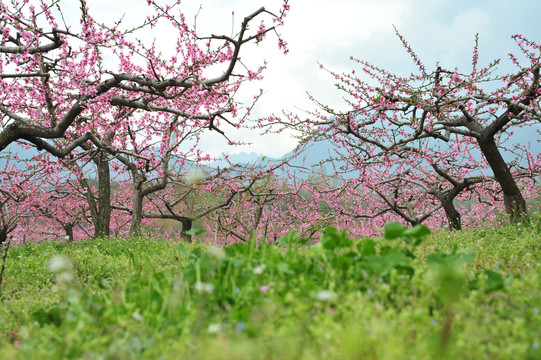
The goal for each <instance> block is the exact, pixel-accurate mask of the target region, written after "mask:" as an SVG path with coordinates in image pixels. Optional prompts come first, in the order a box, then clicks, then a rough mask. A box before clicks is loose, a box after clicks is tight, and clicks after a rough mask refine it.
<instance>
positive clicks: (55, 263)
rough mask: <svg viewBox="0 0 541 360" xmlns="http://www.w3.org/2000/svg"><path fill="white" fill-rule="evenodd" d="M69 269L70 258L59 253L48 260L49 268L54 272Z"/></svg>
mask: <svg viewBox="0 0 541 360" xmlns="http://www.w3.org/2000/svg"><path fill="white" fill-rule="evenodd" d="M70 269H71V260H70V259H68V258H66V257H64V256H60V255H55V256H53V258H52V259H51V261H50V262H49V270H51V271H52V272H54V273H59V272H62V271H67V270H70Z"/></svg>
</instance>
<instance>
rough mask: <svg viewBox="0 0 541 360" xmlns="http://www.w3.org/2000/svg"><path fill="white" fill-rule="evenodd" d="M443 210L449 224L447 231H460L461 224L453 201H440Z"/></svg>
mask: <svg viewBox="0 0 541 360" xmlns="http://www.w3.org/2000/svg"><path fill="white" fill-rule="evenodd" d="M441 203H442V205H443V210H444V211H445V216H447V222H448V224H449V230H451V231H453V230H461V229H462V222H461V219H460V213H459V212H458V210H457V209H456V207H455V205H454V204H453V200H442V201H441Z"/></svg>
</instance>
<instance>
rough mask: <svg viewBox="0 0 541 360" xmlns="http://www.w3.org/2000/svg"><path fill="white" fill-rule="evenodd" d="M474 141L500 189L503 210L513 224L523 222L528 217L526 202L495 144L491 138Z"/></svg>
mask: <svg viewBox="0 0 541 360" xmlns="http://www.w3.org/2000/svg"><path fill="white" fill-rule="evenodd" d="M476 139H477V143H478V144H479V148H480V149H481V151H482V152H483V155H484V156H485V158H486V159H487V162H488V163H489V165H490V167H491V168H492V172H493V173H494V177H495V178H496V180H497V181H498V183H499V184H500V186H501V188H502V192H503V201H504V204H505V210H506V212H507V214H509V216H510V218H511V221H512V222H515V223H517V222H521V221H523V220H524V218H525V217H526V216H527V215H528V210H527V208H526V201H525V200H524V197H523V196H522V192H521V191H520V189H519V188H518V186H517V183H516V182H515V179H514V178H513V175H512V174H511V171H510V170H509V166H507V163H506V162H505V160H504V159H503V157H502V155H501V153H500V151H499V149H498V146H497V145H496V142H495V141H494V139H493V138H492V137H490V138H483V137H478V138H476Z"/></svg>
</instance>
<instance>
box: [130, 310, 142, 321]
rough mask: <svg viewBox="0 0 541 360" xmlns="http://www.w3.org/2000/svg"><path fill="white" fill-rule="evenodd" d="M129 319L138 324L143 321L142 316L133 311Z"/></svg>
mask: <svg viewBox="0 0 541 360" xmlns="http://www.w3.org/2000/svg"><path fill="white" fill-rule="evenodd" d="M131 317H132V318H134V319H135V320H137V321H139V322H141V321H143V315H141V314H140V313H139V311H134V312H133V314H131Z"/></svg>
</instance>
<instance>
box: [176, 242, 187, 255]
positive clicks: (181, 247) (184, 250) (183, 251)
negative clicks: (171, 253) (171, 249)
mask: <svg viewBox="0 0 541 360" xmlns="http://www.w3.org/2000/svg"><path fill="white" fill-rule="evenodd" d="M177 249H178V251H179V252H180V253H181V254H182V255H184V256H186V257H189V256H190V254H189V253H188V251H187V250H186V248H185V247H184V245H182V244H178V245H177Z"/></svg>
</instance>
